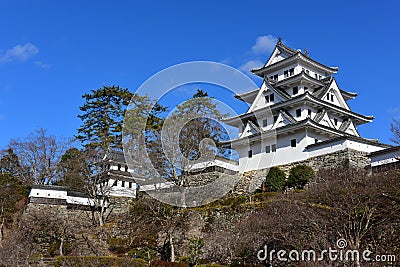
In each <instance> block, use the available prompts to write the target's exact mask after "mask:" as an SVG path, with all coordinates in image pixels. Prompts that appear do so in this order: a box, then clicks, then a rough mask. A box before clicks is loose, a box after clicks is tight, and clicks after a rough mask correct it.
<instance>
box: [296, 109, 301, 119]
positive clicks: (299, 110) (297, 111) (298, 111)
mask: <svg viewBox="0 0 400 267" xmlns="http://www.w3.org/2000/svg"><path fill="white" fill-rule="evenodd" d="M296 117H301V108H299V109H296Z"/></svg>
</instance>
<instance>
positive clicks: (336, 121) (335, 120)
mask: <svg viewBox="0 0 400 267" xmlns="http://www.w3.org/2000/svg"><path fill="white" fill-rule="evenodd" d="M334 122H335V126H337V123H338V120H337V119H336V118H335V119H334Z"/></svg>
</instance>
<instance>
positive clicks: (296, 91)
mask: <svg viewBox="0 0 400 267" xmlns="http://www.w3.org/2000/svg"><path fill="white" fill-rule="evenodd" d="M298 92H299V88H298V87H297V86H296V87H293V94H294V95H295V94H297V93H298Z"/></svg>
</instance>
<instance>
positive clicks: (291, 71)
mask: <svg viewBox="0 0 400 267" xmlns="http://www.w3.org/2000/svg"><path fill="white" fill-rule="evenodd" d="M293 75H294V68H291V69H290V70H289V76H293Z"/></svg>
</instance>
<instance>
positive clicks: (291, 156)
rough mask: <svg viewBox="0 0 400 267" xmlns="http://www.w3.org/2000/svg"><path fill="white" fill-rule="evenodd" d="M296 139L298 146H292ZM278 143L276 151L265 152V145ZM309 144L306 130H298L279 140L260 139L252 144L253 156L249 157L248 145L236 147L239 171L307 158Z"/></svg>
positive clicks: (280, 137)
mask: <svg viewBox="0 0 400 267" xmlns="http://www.w3.org/2000/svg"><path fill="white" fill-rule="evenodd" d="M292 139H296V140H297V145H296V147H291V140H292ZM271 144H276V152H272V151H271V152H270V153H266V152H265V146H266V145H271ZM306 146H307V139H306V135H305V131H303V132H297V133H294V134H291V135H283V136H279V137H278V138H277V140H274V139H273V138H269V139H268V140H263V141H262V142H261V141H258V142H256V143H254V144H251V145H250V149H252V150H253V156H252V157H251V158H249V157H248V149H249V148H248V147H247V146H245V145H242V146H240V147H235V149H236V151H237V152H238V154H239V157H240V158H239V172H240V173H243V172H246V171H250V170H257V169H264V168H269V167H272V166H277V165H282V164H286V163H290V162H295V161H300V160H304V159H307V153H306V152H304V149H305V147H306Z"/></svg>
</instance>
